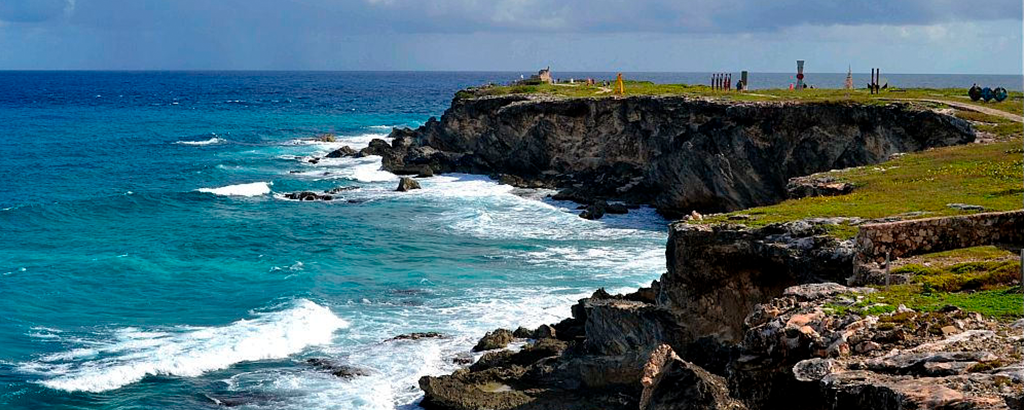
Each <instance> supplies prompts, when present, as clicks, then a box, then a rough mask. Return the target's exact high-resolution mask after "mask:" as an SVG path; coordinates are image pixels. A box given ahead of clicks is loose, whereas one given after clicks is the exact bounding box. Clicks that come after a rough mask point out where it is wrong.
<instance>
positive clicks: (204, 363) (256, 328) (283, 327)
mask: <svg viewBox="0 0 1024 410" xmlns="http://www.w3.org/2000/svg"><path fill="white" fill-rule="evenodd" d="M346 327H348V323H347V322H346V321H345V320H343V319H341V318H339V317H337V316H335V315H334V313H332V312H331V310H330V309H328V308H327V307H324V306H320V305H317V304H316V303H313V302H311V301H308V300H305V299H299V300H297V301H295V302H293V303H292V304H290V306H288V307H287V308H286V309H283V310H278V311H273V312H263V313H256V314H255V317H254V318H252V319H242V320H239V321H237V322H234V323H231V324H229V325H226V326H221V327H179V328H174V329H169V330H166V331H141V330H139V329H135V328H126V329H121V330H119V331H117V332H115V333H114V334H113V335H112V337H111V338H112V340H108V341H104V342H101V343H100V344H98V345H97V346H95V347H91V348H82V349H74V350H71V351H68V352H63V353H57V354H53V355H49V356H46V357H43V358H40V359H39V360H38V361H35V362H30V363H26V364H23V365H21V366H20V370H22V371H24V372H27V373H35V374H39V375H40V376H43V377H45V379H43V380H41V381H40V382H39V383H40V384H42V385H44V386H46V387H49V388H52V389H57V390H64V391H88V392H101V391H107V390H113V389H117V388H120V387H122V386H125V385H128V384H131V383H135V382H137V381H139V380H142V378H143V377H145V376H147V375H172V376H184V377H195V376H199V375H201V374H203V373H205V372H209V371H213V370H217V369H224V368H227V367H230V366H231V365H233V364H236V363H240V362H245V361H253V360H269V359H281V358H285V357H288V356H290V355H293V354H297V353H300V352H302V351H303V350H305V349H306V348H308V347H311V346H317V345H325V344H328V343H330V342H331V340H332V339H333V336H334V332H335V331H336V330H338V329H342V328H346Z"/></svg>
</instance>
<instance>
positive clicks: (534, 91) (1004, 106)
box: [456, 81, 1024, 115]
mask: <svg viewBox="0 0 1024 410" xmlns="http://www.w3.org/2000/svg"><path fill="white" fill-rule="evenodd" d="M613 89H614V83H613V85H612V86H608V87H606V86H602V85H600V84H597V85H586V84H583V83H577V84H539V85H489V86H484V87H475V88H471V89H467V90H462V91H459V92H458V93H457V94H456V97H458V98H476V97H484V96H493V95H509V94H527V95H544V96H549V97H565V98H586V97H609V98H611V97H616V94H615V93H613V92H612V90H613ZM625 91H626V96H633V95H682V96H689V97H701V98H711V99H717V100H722V101H808V102H813V101H853V102H860V103H872V102H878V103H885V102H889V101H893V100H921V101H928V100H940V101H951V102H955V103H965V104H970V105H974V106H978V107H983V108H992V109H996V110H1000V111H1005V112H1009V113H1013V114H1017V115H1021V114H1022V111H1024V108H1022V102H1024V93H1021V92H1019V91H1011V92H1010V93H1009V98H1007V99H1006V100H1005V101H1003V102H1001V103H997V102H994V101H993V102H989V103H985V102H973V101H971V99H970V98H968V97H967V89H965V88H948V89H927V88H911V89H896V88H890V89H887V90H882V91H881V93H879V94H871V93H869V92H868V90H867V89H856V90H840V89H824V88H818V89H805V90H799V91H794V90H788V89H785V90H784V89H768V90H751V91H746V92H738V91H735V90H733V91H715V90H712V89H711V87H708V86H706V85H687V84H655V83H652V82H648V81H626V82H625Z"/></svg>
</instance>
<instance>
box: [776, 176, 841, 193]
mask: <svg viewBox="0 0 1024 410" xmlns="http://www.w3.org/2000/svg"><path fill="white" fill-rule="evenodd" d="M853 188H854V187H853V184H851V183H849V182H844V181H840V180H839V179H837V178H835V177H831V176H828V175H820V174H818V175H809V176H804V177H795V178H790V179H789V182H787V183H786V196H787V197H788V198H789V199H799V198H806V197H812V196H837V195H846V194H848V193H850V192H853Z"/></svg>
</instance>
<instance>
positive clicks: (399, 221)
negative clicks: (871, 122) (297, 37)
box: [0, 72, 1021, 410]
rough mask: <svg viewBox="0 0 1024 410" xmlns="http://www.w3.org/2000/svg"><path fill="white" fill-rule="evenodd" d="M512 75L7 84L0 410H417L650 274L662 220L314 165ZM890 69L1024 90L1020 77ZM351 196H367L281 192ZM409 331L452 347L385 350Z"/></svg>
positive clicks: (26, 75) (418, 344) (144, 75)
mask: <svg viewBox="0 0 1024 410" xmlns="http://www.w3.org/2000/svg"><path fill="white" fill-rule="evenodd" d="M519 74H527V73H429V72H424V73H420V72H0V124H3V127H2V129H0V181H2V183H0V238H2V240H0V408H3V409H16V410H20V409H40V408H57V409H212V408H218V407H220V406H221V405H232V406H237V407H238V408H243V409H391V408H410V409H411V408H417V406H416V401H417V400H418V399H419V397H420V393H419V389H418V387H417V385H416V381H417V379H418V378H419V377H420V376H423V375H428V374H430V375H436V374H442V373H448V372H451V371H452V370H454V369H456V368H458V365H457V364H455V363H454V362H453V361H452V358H453V357H455V356H457V355H465V354H467V352H468V350H469V348H470V347H472V345H473V344H474V343H475V342H476V340H477V339H478V338H479V337H480V336H482V335H483V333H484V332H485V331H488V330H491V329H494V328H497V327H506V328H515V327H516V326H519V325H523V326H530V327H532V326H537V325H540V324H542V323H554V322H556V321H558V320H561V319H562V318H564V317H567V316H569V308H570V306H571V305H572V304H573V303H575V302H576V300H578V299H580V298H582V297H586V296H588V295H589V294H590V293H592V292H593V291H594V290H595V289H597V288H600V287H604V288H607V289H608V290H610V291H612V292H622V291H629V290H633V289H635V288H636V287H638V286H641V285H647V284H649V283H650V281H651V280H653V279H656V278H657V277H658V276H659V275H660V274H661V273H663V272H664V270H665V254H664V245H665V240H666V238H667V233H666V226H667V222H668V221H666V220H664V219H663V218H661V217H660V216H658V215H657V214H656V213H655V212H654V211H653V210H652V209H650V208H643V209H640V210H636V211H632V212H630V213H629V214H628V215H610V216H607V217H605V218H604V219H602V220H600V221H587V220H583V219H581V218H579V217H577V216H576V214H577V213H578V212H579V211H578V210H577V209H576V204H573V203H570V202H561V201H552V200H550V199H549V198H546V197H545V194H546V192H544V191H524V190H517V189H514V188H512V187H510V186H504V185H499V184H497V183H496V182H495V181H492V180H490V179H488V178H487V177H483V176H475V175H460V174H456V175H442V176H437V177H433V178H429V179H422V180H421V181H420V182H421V184H422V185H423V189H422V190H417V191H411V192H406V193H399V192H394V188H395V187H396V185H397V182H398V178H397V177H396V176H395V175H392V174H390V173H388V172H385V171H382V170H380V159H379V158H375V157H368V158H340V159H324V160H321V161H320V162H319V163H317V164H312V163H310V162H308V159H310V158H312V157H314V156H322V155H324V154H325V153H327V152H329V151H331V150H333V149H337V148H339V147H341V146H344V145H348V146H351V147H352V148H355V149H359V148H362V147H365V146H366V145H367V144H368V143H369V141H370V140H371V139H373V138H386V136H387V134H388V132H389V131H390V129H391V128H392V127H395V126H409V127H415V126H417V125H420V124H422V123H423V122H425V121H426V120H427V119H428V118H429V117H431V116H439V115H440V114H441V113H442V112H443V111H444V109H445V108H446V107H447V105H448V103H449V101H450V98H451V95H452V94H453V93H454V92H455V91H456V90H458V89H460V88H463V87H467V86H471V85H478V84H482V83H487V82H507V81H508V80H510V79H514V78H518V76H519ZM556 76H558V77H563V78H571V77H572V78H582V77H587V76H601V77H609V76H608V75H607V73H565V74H561V75H556ZM789 76H790V75H789V74H757V75H752V78H753V79H755V80H754V81H752V86H754V87H755V88H759V87H760V86H759V84H764V85H765V86H769V84H770V86H773V87H783V86H785V85H786V84H787V82H786V81H788V78H789ZM862 76H863V77H864V79H863V80H859V79H858V80H857V81H856V82H857V84H861V83H865V82H866V81H867V80H866V79H867V75H862ZM707 77H708V74H707V73H678V74H676V73H636V74H628V75H627V78H632V79H650V80H655V81H659V82H680V81H682V82H691V83H703V82H705V81H706V78H707ZM808 77H809V78H808V81H809V82H810V83H812V84H813V83H814V82H815V81H816V80H815V79H818V81H819V84H832V83H833V82H835V81H838V84H836V85H835V86H838V85H840V84H841V83H842V79H843V78H845V74H842V75H840V74H829V75H820V76H817V77H815V75H812V74H809V75H808ZM833 77H835V78H838V80H835V78H833ZM883 77H885V76H884V75H883ZM891 78H892V79H893V80H890V83H893V84H894V85H899V86H904V87H912V86H930V87H954V86H956V87H967V86H970V84H972V83H975V82H977V83H981V84H983V85H989V84H996V83H998V84H999V85H1002V86H1004V87H1007V88H1013V89H1020V88H1021V79H1020V77H1018V76H955V75H952V76H934V75H917V76H915V75H904V76H898V75H894V76H892V77H891ZM826 79H828V80H827V81H826ZM834 80H835V81H834ZM822 86H825V85H822ZM993 86H994V85H993ZM321 133H333V134H335V135H336V136H337V141H336V142H316V141H313V140H312V139H313V138H314V137H315V136H316V135H318V134H321ZM335 187H358V188H357V189H353V190H348V191H344V192H342V193H341V194H339V195H338V197H337V198H336V200H334V201H329V202H321V201H316V202H299V201H293V200H288V199H286V198H285V197H284V194H285V193H288V192H295V191H303V190H316V191H324V190H328V189H332V188H335ZM410 332H440V333H443V334H445V335H447V337H446V338H443V339H420V340H398V341H388V340H387V339H389V338H392V337H394V336H397V335H400V334H404V333H410ZM313 358H319V359H327V360H329V361H331V362H334V363H337V364H339V365H345V366H352V367H353V368H357V369H359V371H360V372H362V373H365V375H362V376H357V377H353V378H343V377H336V376H334V375H332V374H329V373H327V372H324V371H322V370H321V369H318V368H316V367H315V366H311V365H309V364H308V363H307V362H306V361H307V360H308V359H313Z"/></svg>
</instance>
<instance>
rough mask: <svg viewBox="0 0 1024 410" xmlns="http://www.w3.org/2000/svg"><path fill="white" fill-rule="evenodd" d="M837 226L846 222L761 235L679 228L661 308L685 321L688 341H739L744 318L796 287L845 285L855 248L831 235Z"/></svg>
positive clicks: (732, 228) (673, 231) (672, 230)
mask: <svg viewBox="0 0 1024 410" xmlns="http://www.w3.org/2000/svg"><path fill="white" fill-rule="evenodd" d="M837 222H839V223H841V222H842V221H796V222H789V223H785V224H776V225H769V226H766V227H763V228H758V229H750V228H747V227H745V226H743V225H714V226H709V225H697V224H690V223H685V222H678V223H674V224H672V225H671V226H670V227H669V239H668V250H667V252H666V256H667V260H668V272H667V273H666V274H665V275H663V276H662V281H661V282H662V287H661V289H662V290H661V292H660V293H659V294H658V304H659V306H661V307H663V308H665V309H669V310H670V311H671V312H672V313H673V315H675V316H677V317H679V320H678V321H680V322H684V321H685V323H686V325H687V326H686V328H685V329H683V330H682V332H684V333H685V334H686V336H685V338H687V339H689V340H695V339H697V338H699V337H702V336H711V337H714V338H716V339H718V340H721V341H723V342H730V343H736V342H738V341H739V340H740V339H742V334H743V320H744V318H745V317H747V315H748V314H749V313H750V311H751V310H752V309H753V308H754V306H755V305H757V304H758V303H764V302H767V301H769V300H771V299H772V298H775V297H778V296H781V295H782V293H783V290H785V289H786V288H787V287H790V286H793V285H797V284H801V283H814V282H827V281H831V282H836V281H842V280H844V279H845V278H846V277H847V276H848V275H849V274H850V270H851V265H852V261H853V257H854V255H853V242H852V241H838V240H836V239H835V238H834V237H832V236H830V235H828V234H827V233H826V230H825V227H826V226H827V225H828V224H831V223H837ZM674 347H676V346H674Z"/></svg>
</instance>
